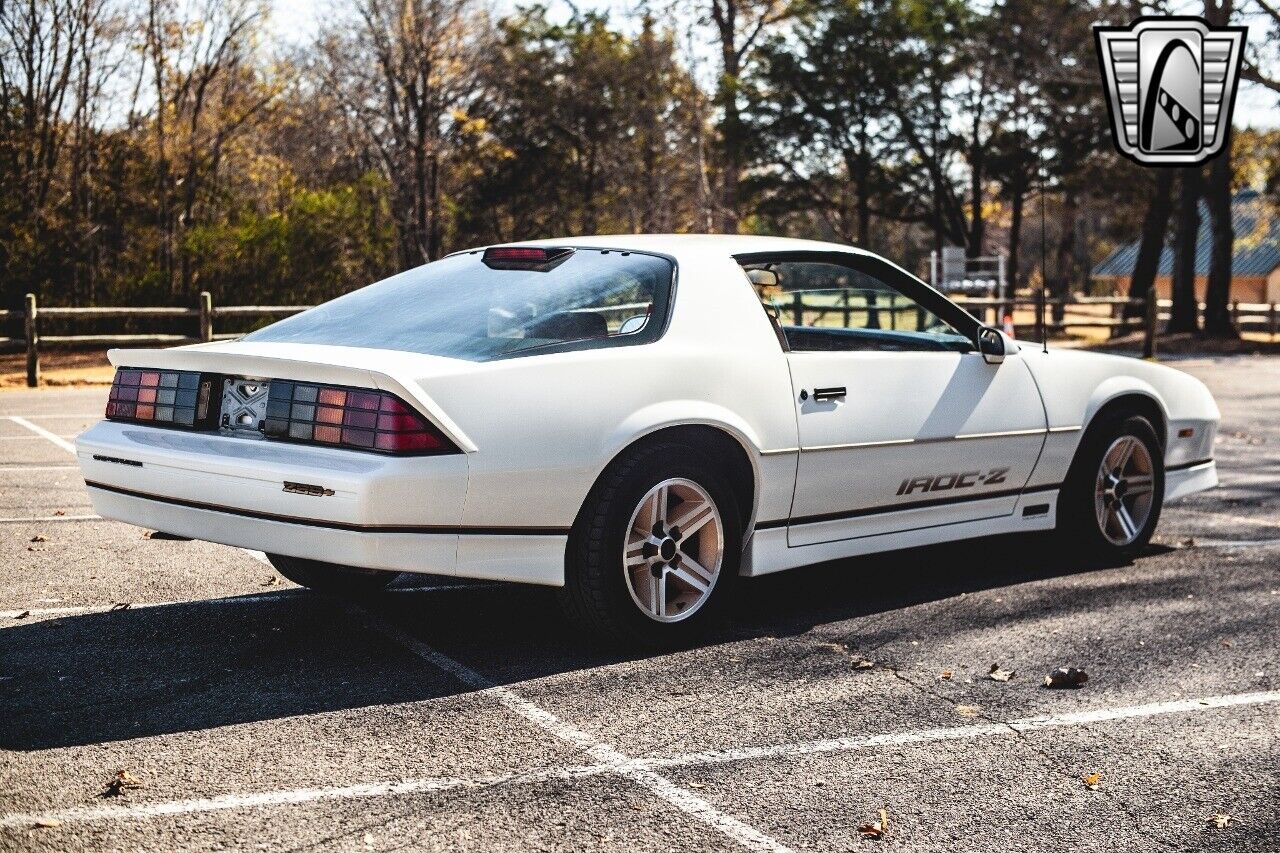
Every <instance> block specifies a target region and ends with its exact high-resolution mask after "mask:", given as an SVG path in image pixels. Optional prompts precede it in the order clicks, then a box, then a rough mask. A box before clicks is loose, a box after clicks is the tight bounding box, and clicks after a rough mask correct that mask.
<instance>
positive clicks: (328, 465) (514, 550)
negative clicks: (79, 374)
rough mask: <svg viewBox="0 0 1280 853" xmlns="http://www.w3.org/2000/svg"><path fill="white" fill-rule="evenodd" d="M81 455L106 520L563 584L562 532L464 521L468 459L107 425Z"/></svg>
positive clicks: (80, 442) (369, 561) (248, 544)
mask: <svg viewBox="0 0 1280 853" xmlns="http://www.w3.org/2000/svg"><path fill="white" fill-rule="evenodd" d="M76 452H77V456H78V458H79V461H80V467H81V470H82V471H83V473H84V478H85V482H86V484H87V486H88V490H89V495H90V497H91V499H92V501H93V506H94V509H95V511H96V512H97V513H98V514H99V515H101V516H102V517H104V518H110V519H114V520H117V521H123V522H127V523H129V524H136V525H138V526H140V527H146V528H150V529H153V530H162V531H164V532H166V533H172V534H176V535H179V536H186V537H190V538H193V539H202V540H206V541H210V542H218V543H221V544H224V545H234V546H237V547H241V548H249V549H253V550H258V551H265V552H268V553H273V554H287V555H289V556H293V557H302V558H306V559H313V560H322V561H325V562H330V563H338V564H341V565H349V566H359V567H362V568H370V569H386V570H390V571H400V572H427V573H432V574H441V575H452V576H456V577H469V578H483V579H489V580H504V581H517V582H524V583H538V584H549V585H561V584H563V582H564V550H565V545H566V542H567V533H568V531H567V530H560V529H535V528H521V527H512V528H474V527H473V528H465V527H462V526H461V524H460V522H461V518H462V511H463V504H464V502H465V499H466V491H467V457H466V456H465V455H463V454H457V455H450V456H433V457H389V456H380V455H376V454H368V453H358V452H352V451H344V450H335V449H332V448H325V447H314V448H313V447H308V446H303V445H282V444H276V443H274V442H265V441H254V440H252V439H242V438H231V437H224V436H219V435H210V434H203V433H186V432H181V431H178V430H169V429H156V428H152V427H141V426H136V425H132V424H120V423H113V422H103V423H100V424H97V425H96V426H94V427H92V428H90V429H89V430H88V431H86V432H85V433H84V434H82V435H81V436H80V437H79V438H78V439H77V441H76ZM286 483H301V484H306V485H307V486H310V487H318V488H319V490H320V491H319V493H318V494H305V493H297V492H294V491H286V489H285V484H286Z"/></svg>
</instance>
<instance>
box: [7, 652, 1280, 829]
mask: <svg viewBox="0 0 1280 853" xmlns="http://www.w3.org/2000/svg"><path fill="white" fill-rule="evenodd" d="M429 653H430V654H431V655H433V656H438V657H439V658H442V659H443V660H441V661H439V662H438V663H437V661H436V660H431V658H428V660H431V662H432V663H433V664H437V665H439V664H444V663H446V662H447V664H449V665H451V666H460V664H456V663H455V662H454V661H452V659H450V658H446V657H444V656H443V655H440V654H439V653H438V652H435V651H434V650H429ZM463 669H465V667H463ZM466 671H467V672H471V670H466ZM450 672H451V673H454V671H453V670H452V669H450ZM454 674H455V675H456V674H457V673H454ZM472 674H474V673H472ZM481 680H482V681H483V679H481ZM495 690H505V691H506V692H508V693H510V691H509V690H507V689H506V688H494V687H489V688H486V691H485V692H486V693H488V694H490V695H492V694H493V693H494V691H495ZM520 701H521V702H525V700H520ZM1277 702H1280V691H1276V690H1273V691H1267V692H1260V693H1238V694H1230V695H1225V696H1205V697H1202V698H1199V699H1178V700H1174V701H1169V702H1152V703H1147V704H1143V705H1128V706H1121V707H1114V708H1097V709H1094V710H1091V711H1079V712H1076V713H1071V714H1057V715H1052V716H1045V717H1025V718H1021V719H1015V720H1009V721H1008V722H1006V723H991V724H984V725H977V726H959V727H956V728H950V729H929V730H925V731H914V732H898V733H892V734H884V735H875V736H872V737H860V738H833V739H830V740H820V741H809V742H806V743H792V744H779V745H775V746H767V747H746V748H742V749H733V750H722V751H711V752H695V753H690V754H686V755H676V756H671V757H669V758H648V759H636V760H630V761H624V762H623V763H621V764H619V763H614V762H611V761H598V763H596V764H586V765H568V766H563V767H549V768H540V769H537V770H532V771H528V772H523V773H511V774H505V775H487V776H469V777H427V778H421V779H405V780H398V781H386V782H368V783H364V784H359V785H346V786H342V787H332V788H296V789H289V790H277V791H262V792H259V793H254V794H228V795H225V796H221V797H214V798H211V799H194V800H166V801H163V802H156V803H139V804H120V805H108V806H89V807H83V808H72V809H64V810H62V811H48V812H33V813H28V814H10V815H5V816H0V827H4V828H10V827H16V828H23V827H30V826H34V825H35V823H36V821H37V820H49V819H54V820H60V821H63V822H64V823H72V822H83V821H94V820H145V819H147V818H152V817H160V816H164V815H177V814H193V813H199V812H211V811H222V810H226V809H238V808H254V807H263V806H275V805H291V804H297V803H308V802H315V801H317V800H344V799H360V798H367V797H385V796H394V795H397V794H416V793H427V792H432V791H443V790H449V789H453V788H484V787H490V786H493V785H502V784H533V783H539V782H547V781H556V780H573V779H582V778H586V777H589V776H600V775H604V774H609V773H619V774H621V773H622V772H623V770H624V769H642V770H653V769H656V768H664V767H692V766H701V765H711V764H722V763H727V762H735V761H750V760H755V759H762V758H787V757H794V756H802V755H812V754H815V753H822V752H844V751H856V750H861V749H873V748H883V747H893V746H909V745H912V744H919V743H937V742H940V741H961V740H974V739H977V738H984V737H1008V736H1012V735H1014V734H1016V733H1020V732H1030V731H1038V730H1043V729H1052V728H1065V727H1074V726H1088V725H1093V724H1096V723H1105V722H1118V721H1121V720H1131V719H1140V718H1144V717H1154V716H1161V715H1166V714H1179V713H1196V712H1201V711H1212V710H1218V709H1222V708H1240V707H1246V706H1251V705H1268V704H1273V703H1277ZM526 704H531V703H526ZM534 707H535V708H536V707H537V706H534ZM538 711H539V712H541V713H544V714H545V713H546V712H542V711H541V709H538ZM522 716H523V715H522ZM552 719H556V718H554V717H553V718H552ZM557 722H559V721H558V720H557ZM572 732H573V733H574V736H575V737H576V736H577V735H578V734H581V733H579V732H577V730H576V729H572ZM582 737H584V738H586V740H587V741H588V742H592V741H591V738H590V736H587V735H582ZM624 775H625V774H624ZM775 843H776V842H775Z"/></svg>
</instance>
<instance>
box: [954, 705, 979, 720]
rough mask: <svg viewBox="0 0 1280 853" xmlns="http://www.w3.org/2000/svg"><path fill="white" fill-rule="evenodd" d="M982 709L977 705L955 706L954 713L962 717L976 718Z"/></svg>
mask: <svg viewBox="0 0 1280 853" xmlns="http://www.w3.org/2000/svg"><path fill="white" fill-rule="evenodd" d="M981 710H982V709H981V708H979V707H978V706H977V705H957V706H956V713H957V714H959V715H960V716H962V717H976V716H978V712H979V711H981Z"/></svg>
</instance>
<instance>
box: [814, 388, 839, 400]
mask: <svg viewBox="0 0 1280 853" xmlns="http://www.w3.org/2000/svg"><path fill="white" fill-rule="evenodd" d="M844 395H845V388H844V386H843V385H840V386H838V387H834V388H814V389H813V401H814V402H815V403H821V402H824V401H826V400H843V399H844Z"/></svg>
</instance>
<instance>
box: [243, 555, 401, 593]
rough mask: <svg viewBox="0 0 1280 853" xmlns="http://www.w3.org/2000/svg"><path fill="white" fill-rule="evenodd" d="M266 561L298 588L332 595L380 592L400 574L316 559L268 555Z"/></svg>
mask: <svg viewBox="0 0 1280 853" xmlns="http://www.w3.org/2000/svg"><path fill="white" fill-rule="evenodd" d="M267 559H268V560H270V561H271V565H272V566H274V567H275V570H276V571H278V572H279V573H280V574H282V575H284V576H285V577H286V578H288V579H289V580H291V581H293V582H294V583H296V584H298V585H299V586H305V587H306V588H307V589H313V590H315V591H316V592H327V593H333V594H335V595H371V594H373V593H375V592H381V591H382V590H384V589H386V587H387V584H389V583H391V582H392V581H393V580H395V579H396V578H397V577H398V576H399V574H400V573H399V572H384V571H380V570H378V569H358V568H354V567H352V566H339V565H336V564H334V563H322V562H320V561H319V560H305V559H303V558H301V557H287V556H285V555H284V554H268V555H267Z"/></svg>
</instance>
